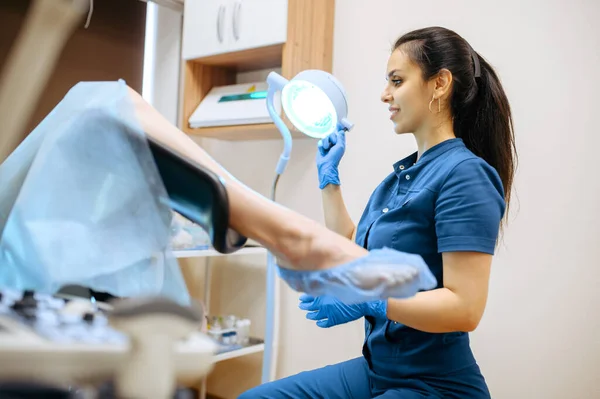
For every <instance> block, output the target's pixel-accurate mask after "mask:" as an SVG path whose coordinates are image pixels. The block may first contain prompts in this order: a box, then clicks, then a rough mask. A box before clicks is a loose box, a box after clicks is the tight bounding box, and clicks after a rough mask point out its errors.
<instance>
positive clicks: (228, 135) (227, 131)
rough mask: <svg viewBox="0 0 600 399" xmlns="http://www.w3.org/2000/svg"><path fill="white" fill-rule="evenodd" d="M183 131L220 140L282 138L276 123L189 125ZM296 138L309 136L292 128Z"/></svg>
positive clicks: (291, 131) (291, 130) (293, 135)
mask: <svg viewBox="0 0 600 399" xmlns="http://www.w3.org/2000/svg"><path fill="white" fill-rule="evenodd" d="M183 131H184V132H185V133H187V134H189V135H192V136H201V137H206V138H215V139H220V140H271V139H281V133H280V132H279V130H278V129H277V127H276V126H275V124H274V123H260V124H254V125H238V126H219V127H203V128H195V129H192V128H190V127H189V126H188V127H185V128H184V129H183ZM290 133H291V134H292V137H293V138H295V139H303V138H307V136H306V135H304V134H302V133H301V132H298V131H297V130H295V129H293V128H292V129H290Z"/></svg>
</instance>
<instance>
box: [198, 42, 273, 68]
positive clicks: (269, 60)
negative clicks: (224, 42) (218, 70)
mask: <svg viewBox="0 0 600 399" xmlns="http://www.w3.org/2000/svg"><path fill="white" fill-rule="evenodd" d="M282 55H283V44H277V45H274V46H266V47H259V48H253V49H249V50H243V51H234V52H231V53H225V54H218V55H211V56H208V57H202V58H196V59H194V60H191V61H188V62H192V63H197V64H203V65H210V66H218V67H222V68H228V69H233V70H235V71H236V72H246V71H254V70H257V69H266V68H279V67H280V66H281V57H282Z"/></svg>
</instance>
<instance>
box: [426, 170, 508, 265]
mask: <svg viewBox="0 0 600 399" xmlns="http://www.w3.org/2000/svg"><path fill="white" fill-rule="evenodd" d="M505 207H506V205H505V202H504V189H503V187H502V182H501V180H500V177H499V176H498V174H497V172H496V170H495V169H494V168H492V167H491V166H490V165H489V164H488V163H486V162H485V161H484V160H483V159H481V158H469V159H466V160H464V161H461V162H460V163H459V164H457V165H456V166H455V167H454V168H453V169H452V170H451V171H450V173H449V174H448V176H447V177H446V179H445V181H444V183H443V184H442V186H441V187H440V191H439V193H438V197H437V200H436V204H435V229H436V235H437V242H438V252H440V253H441V252H451V251H475V252H484V253H488V254H492V255H493V254H494V249H495V247H496V241H497V239H498V231H499V228H500V222H501V220H502V217H503V215H504V211H505Z"/></svg>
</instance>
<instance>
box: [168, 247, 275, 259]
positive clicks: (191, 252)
mask: <svg viewBox="0 0 600 399" xmlns="http://www.w3.org/2000/svg"><path fill="white" fill-rule="evenodd" d="M173 253H174V254H175V257H176V258H179V259H181V258H202V257H207V256H236V255H257V254H266V253H267V250H266V248H263V247H246V248H242V249H240V250H238V251H236V252H232V253H230V254H222V253H220V252H218V251H215V250H214V249H183V250H180V251H173Z"/></svg>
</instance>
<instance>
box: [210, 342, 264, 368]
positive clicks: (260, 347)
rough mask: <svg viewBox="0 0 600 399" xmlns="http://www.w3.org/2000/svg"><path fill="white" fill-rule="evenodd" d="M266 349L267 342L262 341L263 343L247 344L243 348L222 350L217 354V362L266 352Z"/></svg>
mask: <svg viewBox="0 0 600 399" xmlns="http://www.w3.org/2000/svg"><path fill="white" fill-rule="evenodd" d="M264 350H265V344H264V343H261V344H255V345H250V346H246V347H244V348H241V349H235V350H232V351H228V352H222V353H219V354H218V355H216V356H215V363H216V362H222V361H223V360H228V359H235V358H236V357H240V356H246V355H251V354H253V353H259V352H264Z"/></svg>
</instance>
